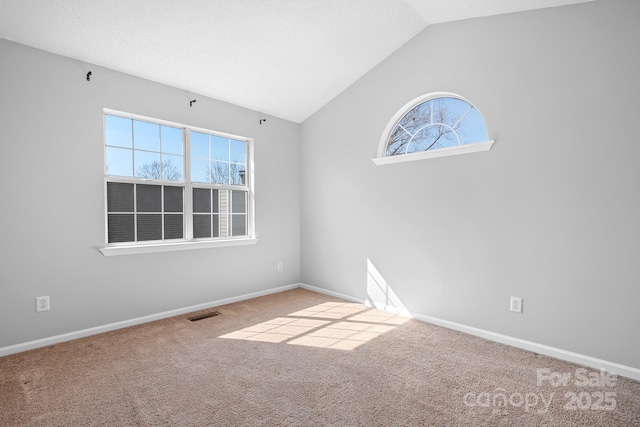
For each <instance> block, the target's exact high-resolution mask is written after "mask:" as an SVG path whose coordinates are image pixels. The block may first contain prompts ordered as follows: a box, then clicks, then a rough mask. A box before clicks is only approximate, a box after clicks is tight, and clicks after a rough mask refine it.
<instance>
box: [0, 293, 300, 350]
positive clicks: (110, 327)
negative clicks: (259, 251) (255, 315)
mask: <svg viewBox="0 0 640 427" xmlns="http://www.w3.org/2000/svg"><path fill="white" fill-rule="evenodd" d="M299 287H300V284H298V283H296V284H293V285H287V286H280V287H277V288H272V289H267V290H264V291H259V292H252V293H250V294H244V295H239V296H236V297H231V298H224V299H221V300H217V301H210V302H206V303H203V304H197V305H192V306H189V307H183V308H178V309H175V310H169V311H164V312H162V313H156V314H151V315H149V316H142V317H137V318H135V319H130V320H123V321H121V322H115V323H109V324H107V325H102V326H97V327H95V328H88V329H82V330H80V331H75V332H69V333H66V334H61V335H54V336H52V337H47V338H42V339H39V340H34V341H28V342H25V343H21V344H15V345H10V346H7V347H0V357H2V356H7V355H9V354H14V353H20V352H23V351H27V350H33V349H36V348H40V347H46V346H49V345H53V344H58V343H61V342H65V341H71V340H75V339H77V338H83V337H88V336H90V335H96V334H101V333H104V332H109V331H114V330H116V329H121V328H126V327H129V326H135V325H140V324H142V323H147V322H153V321H154V320H160V319H165V318H167V317H173V316H180V315H182V314H186V313H191V312H193V311H198V310H205V309H207V308H211V307H218V306H221V305H226V304H231V303H234V302H238V301H244V300H247V299H251V298H257V297H261V296H265V295H269V294H275V293H278V292H283V291H288V290H291V289H296V288H299Z"/></svg>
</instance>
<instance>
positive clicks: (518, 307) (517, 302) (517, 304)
mask: <svg viewBox="0 0 640 427" xmlns="http://www.w3.org/2000/svg"><path fill="white" fill-rule="evenodd" d="M509 309H510V310H511V311H515V312H516V313H522V298H518V297H511V305H510V306H509Z"/></svg>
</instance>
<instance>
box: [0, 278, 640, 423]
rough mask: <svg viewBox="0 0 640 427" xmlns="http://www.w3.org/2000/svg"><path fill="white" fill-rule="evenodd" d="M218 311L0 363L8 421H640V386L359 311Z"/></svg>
mask: <svg viewBox="0 0 640 427" xmlns="http://www.w3.org/2000/svg"><path fill="white" fill-rule="evenodd" d="M215 310H216V311H218V312H219V313H220V314H219V315H218V316H215V317H210V318H206V319H203V320H199V321H196V322H191V321H189V320H188V317H191V316H192V315H193V314H191V315H185V316H179V317H173V318H170V319H164V320H160V321H156V322H152V323H147V324H144V325H140V326H135V327H131V328H126V329H122V330H118V331H114V332H110V333H106V334H102V335H96V336H93V337H88V338H83V339H79V340H75V341H71V342H67V343H62V344H58V345H54V346H50V347H46V348H41V349H37V350H33V351H29V352H25V353H20V354H15V355H11V356H6V357H2V358H0V374H1V376H0V425H1V426H246V425H249V426H252V425H260V426H427V425H429V426H431V425H433V426H443V425H469V426H482V425H486V426H502V425H504V426H514V425H519V426H540V425H557V426H634V425H635V426H638V425H640V383H639V382H636V381H633V380H630V379H626V378H623V377H617V378H616V377H612V376H603V374H602V373H600V372H599V371H595V370H593V369H585V368H581V367H580V366H577V365H572V364H570V363H566V362H562V361H559V360H555V359H552V358H549V357H545V356H540V355H537V354H535V353H531V352H527V351H524V350H520V349H516V348H512V347H508V346H505V345H502V344H497V343H494V342H491V341H486V340H483V339H480V338H476V337H473V336H469V335H465V334H462V333H459V332H455V331H451V330H448V329H444V328H440V327H436V326H433V325H429V324H425V323H422V322H419V321H416V320H411V319H406V318H403V317H400V316H394V315H392V314H390V313H386V312H383V311H379V310H375V309H370V308H367V307H364V306H362V305H359V304H354V303H348V302H345V301H342V300H339V299H336V298H332V297H327V296H325V295H320V294H317V293H314V292H310V291H307V290H303V289H295V290H292V291H287V292H282V293H279V294H274V295H269V296H266V297H261V298H256V299H253V300H248V301H243V302H239V303H235V304H229V305H226V306H221V307H218V308H216V309H215ZM209 311H213V310H206V312H209ZM198 314H200V313H198ZM564 380H566V381H564ZM563 381H564V382H563ZM583 383H585V384H584V385H581V384H583Z"/></svg>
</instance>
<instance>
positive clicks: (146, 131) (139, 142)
mask: <svg viewBox="0 0 640 427" xmlns="http://www.w3.org/2000/svg"><path fill="white" fill-rule="evenodd" d="M133 147H134V148H135V149H136V150H150V151H158V152H159V151H160V125H156V124H153V123H147V122H141V121H138V120H134V121H133Z"/></svg>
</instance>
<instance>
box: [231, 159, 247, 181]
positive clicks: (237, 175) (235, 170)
mask: <svg viewBox="0 0 640 427" xmlns="http://www.w3.org/2000/svg"><path fill="white" fill-rule="evenodd" d="M229 174H230V175H229V177H230V178H231V184H233V185H244V182H245V179H244V177H245V166H244V165H241V164H238V163H229Z"/></svg>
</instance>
